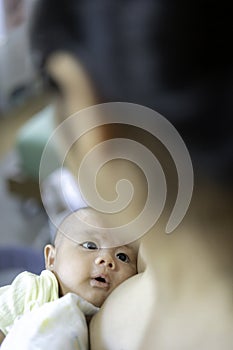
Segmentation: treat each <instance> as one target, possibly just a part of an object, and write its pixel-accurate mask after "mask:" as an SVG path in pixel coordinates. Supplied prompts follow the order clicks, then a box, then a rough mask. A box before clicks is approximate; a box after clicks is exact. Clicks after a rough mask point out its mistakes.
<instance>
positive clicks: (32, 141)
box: [16, 105, 60, 181]
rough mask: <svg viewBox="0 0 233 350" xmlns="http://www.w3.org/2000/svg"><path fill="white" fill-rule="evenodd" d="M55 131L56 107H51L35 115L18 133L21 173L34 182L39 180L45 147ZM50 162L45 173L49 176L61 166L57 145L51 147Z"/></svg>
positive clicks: (17, 146) (17, 145) (49, 150)
mask: <svg viewBox="0 0 233 350" xmlns="http://www.w3.org/2000/svg"><path fill="white" fill-rule="evenodd" d="M54 129H55V124H54V107H53V106H52V105H49V106H47V107H45V108H44V109H43V110H42V111H40V112H39V113H37V114H35V115H34V116H33V117H32V118H31V119H30V120H29V121H28V122H27V123H26V124H25V125H24V126H23V127H21V129H20V130H19V132H18V135H17V138H16V149H17V152H18V154H19V158H20V163H21V164H20V167H21V172H22V173H23V174H24V175H25V176H27V177H28V178H31V179H33V180H37V181H38V180H39V169H40V160H41V156H42V153H43V150H44V147H45V145H46V143H47V141H48V140H49V137H50V136H51V134H52V132H53V131H54ZM47 152H50V153H51V157H49V158H50V161H49V163H48V164H46V166H47V169H46V170H45V171H43V172H44V173H46V174H47V175H49V174H50V173H51V172H53V171H54V170H55V169H57V168H58V167H59V166H60V162H59V157H58V152H57V150H56V147H55V145H51V144H50V145H49V149H47Z"/></svg>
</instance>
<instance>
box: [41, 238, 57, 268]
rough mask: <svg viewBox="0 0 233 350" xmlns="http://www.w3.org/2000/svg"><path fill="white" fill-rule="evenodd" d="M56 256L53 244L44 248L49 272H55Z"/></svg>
mask: <svg viewBox="0 0 233 350" xmlns="http://www.w3.org/2000/svg"><path fill="white" fill-rule="evenodd" d="M55 256H56V248H55V247H54V246H53V245H52V244H47V245H46V246H45V248H44V258H45V267H46V269H47V270H50V271H53V268H54V260H55Z"/></svg>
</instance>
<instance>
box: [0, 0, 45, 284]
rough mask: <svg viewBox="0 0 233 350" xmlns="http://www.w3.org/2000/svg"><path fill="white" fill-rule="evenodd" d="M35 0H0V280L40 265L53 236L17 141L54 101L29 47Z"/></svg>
mask: <svg viewBox="0 0 233 350" xmlns="http://www.w3.org/2000/svg"><path fill="white" fill-rule="evenodd" d="M33 3H34V1H33V0H29V1H11V0H7V1H4V0H0V223H1V224H0V256H1V257H0V284H4V283H7V282H10V280H11V279H12V278H13V276H14V275H15V274H16V273H18V272H19V269H20V268H21V269H22V270H23V269H26V268H28V269H31V270H33V271H38V270H39V269H40V268H41V267H42V265H41V264H42V262H41V258H38V259H39V260H38V259H37V256H38V255H39V256H40V257H41V252H42V249H43V246H44V244H45V243H47V242H48V241H49V228H48V220H47V215H46V213H45V211H44V208H43V206H42V205H41V203H40V201H39V200H38V193H36V192H37V188H38V185H37V186H36V181H35V180H34V182H35V183H34V182H33V178H32V181H31V182H30V181H29V182H28V183H27V182H26V180H25V178H24V177H25V175H23V174H22V167H21V161H20V155H19V143H20V141H19V140H18V141H17V138H18V137H19V132H20V130H21V128H22V127H23V126H24V125H26V124H27V122H28V121H29V120H30V119H32V118H33V117H34V116H35V115H36V113H38V112H39V111H41V110H42V109H43V108H44V107H45V106H47V105H48V103H49V92H47V91H46V89H44V88H43V87H42V85H43V84H41V79H40V77H39V76H38V74H37V73H36V71H35V68H34V67H33V64H32V59H31V53H30V48H29V37H28V24H29V17H30V11H31V6H32V5H33ZM35 193H36V194H35ZM35 196H37V197H36V198H35ZM11 248H12V249H11ZM27 248H28V249H27ZM34 250H35V251H34ZM30 251H31V253H30ZM37 252H38V253H37ZM33 254H34V255H33ZM29 255H30V256H29ZM14 260H16V261H14ZM36 262H37V263H38V266H37V267H36V266H35V265H36ZM14 264H16V266H14ZM21 265H22V266H21Z"/></svg>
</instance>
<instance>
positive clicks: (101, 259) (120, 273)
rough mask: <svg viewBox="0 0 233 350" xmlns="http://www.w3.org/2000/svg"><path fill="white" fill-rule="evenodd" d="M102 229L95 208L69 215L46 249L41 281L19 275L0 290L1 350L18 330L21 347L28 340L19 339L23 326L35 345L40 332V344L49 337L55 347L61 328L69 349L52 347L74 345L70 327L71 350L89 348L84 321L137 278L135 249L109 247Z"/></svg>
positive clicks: (27, 274)
mask: <svg viewBox="0 0 233 350" xmlns="http://www.w3.org/2000/svg"><path fill="white" fill-rule="evenodd" d="M103 227H104V226H103V221H102V220H100V216H99V214H97V213H96V212H95V211H94V210H93V209H90V208H85V209H79V210H78V211H76V212H73V213H71V214H69V215H68V216H67V217H66V218H65V219H64V220H63V221H62V223H61V224H60V226H59V229H58V230H57V233H56V237H55V242H54V245H52V244H48V245H46V246H45V249H44V255H45V265H46V270H44V271H42V273H41V275H40V276H37V275H34V274H31V273H29V272H23V273H21V274H20V275H18V276H17V277H16V279H15V280H14V281H13V283H12V284H11V285H10V286H5V287H2V288H1V289H0V330H1V336H0V338H1V342H2V341H3V340H4V339H5V340H4V342H3V345H2V348H1V349H10V347H12V346H13V345H14V341H15V339H17V332H18V330H17V329H18V328H20V334H21V338H20V339H21V342H22V339H24V338H25V339H26V338H27V332H26V333H25V337H22V329H27V327H35V330H34V331H35V333H37V341H38V333H40V332H41V334H42V337H41V339H42V342H43V341H44V340H45V339H46V336H47V337H48V336H49V337H52V336H53V344H54V334H53V331H55V329H56V339H58V338H59V337H57V335H58V334H60V333H61V332H60V331H59V330H58V327H59V324H60V326H61V328H62V327H63V329H65V334H63V339H65V338H66V336H67V339H69V340H68V344H69V345H67V344H66V343H64V342H63V343H61V340H59V342H57V345H54V348H56V349H60V348H61V349H62V348H63V349H64V348H66V349H68V348H69V346H71V343H72V342H71V340H70V338H69V336H68V329H69V327H68V325H69V324H71V323H72V325H71V328H72V327H73V328H72V329H70V334H72V337H73V338H72V339H73V340H72V341H73V342H76V343H77V344H76V345H75V346H76V347H75V346H73V345H72V346H73V347H72V346H71V347H70V349H76V348H77V349H81V348H82V349H85V348H87V346H88V342H87V324H86V322H85V318H86V319H88V318H90V317H91V316H92V315H93V314H95V313H96V312H97V311H98V308H99V307H100V306H101V305H102V304H103V302H104V301H105V299H106V298H107V297H108V295H109V294H110V293H111V292H112V291H113V290H114V289H115V288H116V287H117V286H118V285H119V284H120V283H122V282H123V281H125V280H126V279H128V278H129V277H131V276H133V275H135V274H136V273H137V245H136V244H129V245H123V246H113V247H112V245H111V242H110V243H109V240H110V235H108V234H107V231H106V230H104V231H103V230H102V228H103ZM104 232H105V233H104ZM106 247H107V248H106ZM29 311H30V312H29ZM23 315H24V317H22V316H23ZM15 320H18V321H16V322H15ZM23 322H24V324H23ZM64 322H65V323H64ZM54 323H56V327H55V325H54ZM13 324H14V327H12V326H13ZM20 325H21V326H20ZM22 325H23V326H22ZM11 328H12V330H13V331H10V330H11ZM9 331H10V332H9ZM8 332H9V335H8V336H7V337H6V338H5V336H6V335H7V334H8ZM59 332H60V333H59ZM31 333H32V331H31V330H30V334H31ZM43 339H44V340H43ZM25 341H26V340H25ZM27 341H28V340H27ZM46 341H47V342H48V339H47V340H46ZM8 343H9V344H8ZM80 344H81V345H80ZM20 345H21V346H22V349H26V348H27V346H28V348H29V345H27V344H26V343H25V344H24V345H23V344H22V343H21V344H17V348H18V349H21V348H20ZM15 346H16V344H15ZM42 346H43V345H40V348H42ZM64 346H65V347H64ZM67 346H68V347H67ZM30 349H32V345H31V344H30Z"/></svg>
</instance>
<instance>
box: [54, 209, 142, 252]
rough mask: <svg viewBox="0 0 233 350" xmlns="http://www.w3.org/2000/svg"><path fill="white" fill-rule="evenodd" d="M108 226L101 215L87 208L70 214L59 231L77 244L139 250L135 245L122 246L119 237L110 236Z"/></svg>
mask: <svg viewBox="0 0 233 350" xmlns="http://www.w3.org/2000/svg"><path fill="white" fill-rule="evenodd" d="M108 224H109V222H107V221H106V220H105V218H104V217H103V216H101V215H100V214H99V213H96V212H95V211H93V210H91V209H86V208H85V209H82V210H79V211H78V212H73V213H71V214H69V215H68V216H67V217H66V218H65V219H64V220H63V222H62V223H61V225H60V227H59V231H60V233H62V234H63V235H64V236H65V237H67V238H68V239H70V240H72V241H74V242H77V243H83V242H85V241H88V240H91V241H94V242H95V243H97V244H98V246H99V247H102V248H112V247H126V248H127V249H129V250H133V251H134V250H137V249H135V245H131V244H122V241H121V240H119V238H118V237H117V235H113V234H110V230H109V228H108Z"/></svg>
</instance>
